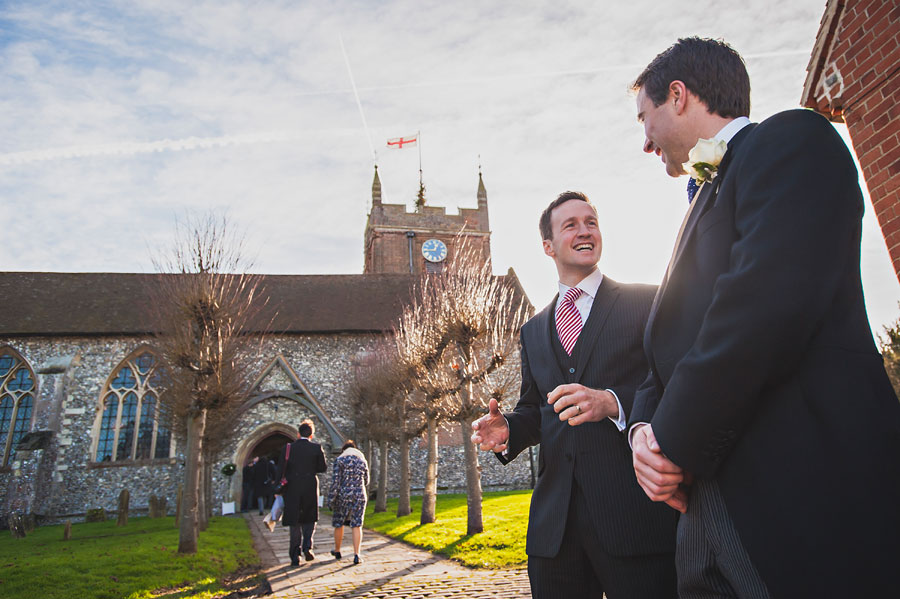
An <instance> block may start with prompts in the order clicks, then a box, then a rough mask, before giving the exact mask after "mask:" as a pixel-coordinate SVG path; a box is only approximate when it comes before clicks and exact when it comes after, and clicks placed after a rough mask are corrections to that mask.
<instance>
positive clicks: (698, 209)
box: [644, 123, 756, 347]
mask: <svg viewBox="0 0 900 599" xmlns="http://www.w3.org/2000/svg"><path fill="white" fill-rule="evenodd" d="M754 127H756V124H755V123H752V124H750V125H747V126H746V127H744V128H743V129H741V130H740V131H738V132H737V133H736V134H735V136H734V137H733V138H732V139H731V141H730V142H729V144H728V151H727V152H725V156H723V157H722V163H721V164H720V165H719V172H718V175H717V176H716V178H715V179H713V180H712V181H711V182H710V183H708V184H704V185H703V187H702V188H701V189H700V191H699V192H698V193H697V197H696V198H694V201H693V202H692V204H691V207H690V208H689V209H688V212H687V214H685V217H684V221H683V222H682V225H681V230H680V231H679V232H678V238H677V239H676V240H675V249H674V250H673V251H672V258H671V260H669V266H668V268H667V269H666V274H665V275H664V276H663V280H662V282H661V283H660V285H659V290H658V291H657V292H656V297H654V298H653V304H652V306H651V307H650V315H649V317H648V318H647V328H646V329H645V334H644V345H645V346H647V347H649V343H650V332H651V330H652V327H653V323H654V320H655V318H656V312H657V310H658V309H659V304H660V302H661V301H662V297H663V295H665V292H666V286H667V285H668V283H669V278H670V277H671V275H672V272H673V271H674V270H675V267H676V266H677V264H678V260H679V259H680V258H681V256H682V255H683V254H684V249H685V248H686V247H687V245H688V243H690V240H691V237H692V236H693V234H694V231H696V229H697V223H698V222H699V221H700V217H701V216H703V215H704V214H705V213H706V211H707V210H708V209H709V207H710V206H711V205H713V204H715V201H716V196H717V194H718V192H719V185H720V184H721V183H722V179H723V178H724V177H725V172H726V170H727V169H728V165H729V164H731V161H732V160H733V159H734V156H735V154H736V153H737V149H738V146H740V144H741V142H742V141H743V140H744V139H746V136H747V134H748V133H749V132H750V131H751V130H752V129H753V128H754Z"/></svg>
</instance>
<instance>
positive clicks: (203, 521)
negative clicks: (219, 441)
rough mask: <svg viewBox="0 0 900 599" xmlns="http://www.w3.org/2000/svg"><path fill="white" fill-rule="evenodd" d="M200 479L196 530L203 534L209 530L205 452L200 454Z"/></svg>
mask: <svg viewBox="0 0 900 599" xmlns="http://www.w3.org/2000/svg"><path fill="white" fill-rule="evenodd" d="M200 460H201V461H200V479H199V482H198V489H197V530H198V531H199V532H203V531H204V530H206V529H207V528H209V504H208V503H207V495H208V493H207V489H208V487H207V484H206V463H207V461H208V460H207V457H206V452H205V451H201V452H200Z"/></svg>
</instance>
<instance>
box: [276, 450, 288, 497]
mask: <svg viewBox="0 0 900 599" xmlns="http://www.w3.org/2000/svg"><path fill="white" fill-rule="evenodd" d="M290 457H291V444H290V443H288V444H287V449H286V450H285V452H284V466H282V467H281V479H280V480H279V481H278V482H277V483H275V484H274V486H273V487H272V493H274V494H275V495H281V494H282V493H283V492H284V489H285V487H287V484H288V481H287V478H285V476H284V474H285V472H286V471H287V463H288V458H290Z"/></svg>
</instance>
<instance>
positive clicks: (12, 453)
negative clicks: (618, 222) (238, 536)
mask: <svg viewBox="0 0 900 599" xmlns="http://www.w3.org/2000/svg"><path fill="white" fill-rule="evenodd" d="M461 230H462V231H463V233H462V235H463V236H465V237H467V238H468V241H467V243H468V244H470V245H472V246H474V247H476V248H479V250H478V251H480V252H482V255H483V257H484V259H485V260H490V229H489V223H488V203H487V193H486V191H485V188H484V183H483V181H482V179H481V175H480V174H479V180H478V190H477V207H476V208H461V209H460V210H459V213H458V214H447V213H446V210H445V209H444V208H439V207H431V206H424V207H423V208H421V209H420V210H416V211H414V212H409V211H408V210H407V209H406V207H405V206H404V205H395V204H384V203H382V198H381V183H380V180H379V177H378V172H377V169H376V171H375V177H374V181H373V184H372V206H371V211H370V213H369V217H368V223H367V226H366V230H365V240H364V252H365V259H364V264H365V266H364V272H363V274H361V275H266V276H265V279H264V285H265V288H266V290H267V292H268V294H269V296H270V301H271V302H272V303H273V304H274V305H275V307H276V308H277V310H278V314H277V316H276V318H275V322H274V323H273V326H272V327H271V330H272V331H277V333H271V334H267V335H266V336H265V337H264V338H263V339H262V341H261V346H260V347H261V349H260V351H259V353H258V355H257V356H256V359H255V363H253V364H252V365H250V366H249V367H250V368H252V369H253V375H254V378H255V382H254V384H253V385H252V389H251V391H250V392H249V394H248V395H247V397H246V399H245V401H244V403H243V406H242V408H241V416H240V421H239V423H238V426H237V427H236V429H235V430H236V432H235V433H234V435H233V438H231V439H229V442H228V443H227V444H226V449H225V451H224V452H223V453H222V454H221V455H220V456H219V459H218V461H217V463H215V464H214V465H213V495H214V496H213V502H212V505H213V506H214V510H213V511H214V513H218V512H219V511H220V510H221V506H222V503H225V502H230V501H239V499H240V493H241V465H243V464H244V463H246V462H247V461H248V460H249V459H251V458H252V457H253V456H267V455H273V454H274V453H275V452H277V451H278V450H279V449H280V448H281V447H283V446H284V444H285V443H286V442H288V441H289V440H293V439H295V438H296V436H297V428H296V427H297V425H298V424H299V423H300V421H302V420H303V419H305V418H311V419H312V420H313V421H314V422H315V424H316V435H315V439H316V440H317V441H318V442H320V443H322V444H323V446H324V449H325V452H326V456H327V457H328V458H329V459H331V458H333V457H335V456H336V455H337V453H339V452H340V447H341V445H342V443H343V442H344V440H346V439H347V438H354V439H358V438H359V437H360V435H361V434H362V431H361V430H359V429H358V428H357V425H356V422H355V421H354V415H353V413H352V410H351V408H350V391H349V385H350V378H351V377H350V373H351V372H352V371H353V364H354V361H355V360H356V359H357V357H358V356H360V355H361V354H362V353H363V352H365V351H366V350H367V349H368V348H370V347H371V346H372V345H373V343H374V342H375V341H376V340H378V339H379V338H381V337H383V336H384V335H385V334H386V332H387V331H389V330H390V329H391V327H392V325H393V324H394V322H395V320H396V318H397V317H398V316H399V314H400V311H401V310H402V307H403V305H404V303H405V302H406V301H408V299H409V298H410V295H411V289H412V284H413V282H414V280H415V279H416V278H417V277H418V276H419V275H420V274H421V273H423V272H439V271H440V270H441V269H442V268H444V266H445V264H446V259H447V258H448V257H449V256H450V255H452V253H453V252H454V249H455V245H456V244H457V243H458V241H457V240H458V239H459V238H458V237H457V234H458V233H459V232H460V231H461ZM157 276H159V275H155V274H129V273H44V272H5V273H0V298H2V310H0V519H5V518H6V516H7V515H8V514H10V513H11V512H14V511H15V512H18V513H21V514H27V513H32V514H35V515H36V516H37V517H38V518H39V520H43V521H54V520H59V519H64V518H75V519H78V518H79V517H82V516H83V515H84V514H85V513H86V511H87V510H88V509H93V508H105V509H107V510H114V509H115V507H116V505H117V498H118V495H119V493H120V491H121V490H122V489H128V491H129V492H130V494H131V507H132V509H133V510H135V511H138V512H140V511H142V510H146V509H147V507H148V503H149V498H150V496H151V494H153V495H156V496H158V497H162V498H165V499H166V501H167V504H168V506H169V512H170V513H172V511H173V510H174V506H175V497H176V493H177V488H178V485H179V483H180V481H181V479H182V474H183V471H184V451H183V446H182V442H181V441H180V440H179V439H178V438H177V436H176V435H175V434H174V432H173V430H172V428H173V425H172V423H167V422H164V421H162V419H158V418H157V413H156V409H157V399H158V396H159V393H160V392H161V391H160V390H159V380H160V376H161V373H160V372H159V371H158V370H157V364H158V359H157V354H156V350H155V349H154V346H153V337H152V335H151V334H150V331H149V326H148V324H147V318H146V310H145V309H144V308H143V307H142V306H143V304H142V301H143V298H144V297H145V295H146V289H147V286H148V284H151V283H152V279H153V278H154V277H157ZM504 276H506V277H510V278H511V279H512V280H513V282H514V284H515V285H517V286H518V288H519V290H520V292H521V293H522V295H523V296H524V292H523V291H521V286H520V285H519V283H518V279H517V278H516V276H515V273H514V272H513V271H512V270H511V269H510V270H509V272H508V274H506V275H504ZM359 298H365V301H362V302H361V301H359ZM526 301H527V300H526ZM514 367H516V368H517V367H518V366H517V365H514ZM509 399H510V400H511V401H514V400H515V398H509ZM376 453H377V452H372V454H370V455H372V458H373V459H372V460H371V462H370V468H371V470H372V472H373V475H374V474H375V473H377V464H376V463H375V459H374V458H376V457H377V456H376V455H375V454H376ZM440 454H441V463H440V466H439V481H438V484H439V487H440V488H442V489H444V490H461V489H463V488H464V485H465V472H464V470H463V466H462V463H463V462H462V434H461V431H460V430H459V429H458V428H457V429H456V430H448V431H445V432H444V433H443V434H442V445H441V449H440ZM410 458H411V459H410V469H411V473H410V476H411V481H412V485H413V489H414V492H415V489H416V488H419V489H421V487H422V485H423V483H424V460H425V449H424V444H423V443H419V444H416V443H414V444H413V449H412V452H411V456H410ZM480 459H481V464H482V484H483V486H484V487H485V489H492V488H494V489H500V488H528V487H530V486H531V485H532V484H533V480H534V461H533V460H529V459H527V457H525V456H523V457H522V458H519V459H518V460H516V461H515V462H513V463H512V464H510V465H508V466H506V467H503V466H501V465H500V464H499V462H497V460H495V459H493V457H492V456H490V455H487V454H484V453H482V454H481V455H480ZM228 463H233V464H236V465H237V466H238V467H237V472H236V473H235V474H234V475H233V476H225V475H224V474H222V473H221V468H222V466H224V465H225V464H228ZM398 464H399V456H397V455H396V452H395V451H392V452H391V456H390V458H389V471H390V480H389V489H392V490H393V491H394V492H396V489H397V486H398V481H399V472H398V471H397V465H398ZM329 468H330V465H329ZM329 474H330V472H329V473H326V474H325V475H323V476H322V477H320V482H321V485H322V489H323V492H324V491H327V488H328V483H329V480H328V478H329Z"/></svg>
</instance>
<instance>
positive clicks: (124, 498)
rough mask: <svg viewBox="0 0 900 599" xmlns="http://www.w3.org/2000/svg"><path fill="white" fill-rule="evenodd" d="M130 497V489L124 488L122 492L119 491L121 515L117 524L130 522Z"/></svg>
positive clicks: (121, 524)
mask: <svg viewBox="0 0 900 599" xmlns="http://www.w3.org/2000/svg"><path fill="white" fill-rule="evenodd" d="M130 497H131V494H130V493H129V492H128V489H122V492H121V493H119V517H118V519H117V520H116V526H125V525H126V524H128V500H129V499H130Z"/></svg>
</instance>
